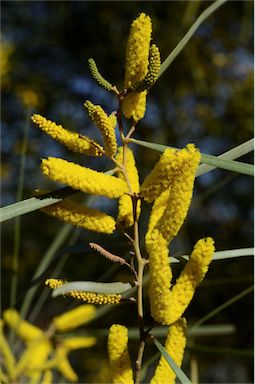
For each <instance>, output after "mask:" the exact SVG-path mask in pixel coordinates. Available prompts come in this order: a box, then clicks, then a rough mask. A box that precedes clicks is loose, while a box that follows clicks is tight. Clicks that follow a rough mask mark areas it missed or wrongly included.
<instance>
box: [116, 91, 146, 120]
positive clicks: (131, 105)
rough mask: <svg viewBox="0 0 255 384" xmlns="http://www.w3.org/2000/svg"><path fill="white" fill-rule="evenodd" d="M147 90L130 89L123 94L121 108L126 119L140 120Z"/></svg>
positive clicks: (143, 110)
mask: <svg viewBox="0 0 255 384" xmlns="http://www.w3.org/2000/svg"><path fill="white" fill-rule="evenodd" d="M146 96H147V91H143V92H140V93H139V92H136V91H130V92H128V94H127V95H126V96H125V98H124V100H123V102H122V105H121V108H122V111H123V113H124V116H125V117H126V118H127V119H130V118H131V117H132V118H133V119H134V121H135V122H136V121H138V120H141V119H142V118H143V117H144V115H145V110H146Z"/></svg>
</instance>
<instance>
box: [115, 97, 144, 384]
mask: <svg viewBox="0 0 255 384" xmlns="http://www.w3.org/2000/svg"><path fill="white" fill-rule="evenodd" d="M124 96H125V94H124V93H123V94H120V95H119V109H118V112H117V119H118V125H119V131H120V136H121V140H122V144H123V162H122V167H121V168H120V169H121V171H122V173H123V176H124V178H125V180H126V183H127V185H128V188H129V193H130V195H131V198H132V203H133V220H134V239H133V242H132V245H133V248H134V252H135V255H136V259H137V264H138V272H137V284H136V285H137V312H138V323H139V332H140V344H139V348H138V354H137V359H136V369H135V384H139V381H140V375H141V366H142V360H143V353H144V348H145V339H146V337H147V335H146V333H145V332H144V321H143V271H144V267H145V264H147V260H146V259H144V258H143V257H142V255H141V250H140V245H139V244H140V243H139V228H138V217H137V202H138V197H137V196H136V195H135V194H134V193H133V191H132V186H131V183H130V180H129V177H128V174H127V171H126V156H127V146H128V142H129V139H130V136H131V135H132V133H133V132H134V130H135V125H132V127H131V129H130V131H129V132H128V134H127V136H126V137H125V135H124V132H123V126H122V111H121V103H122V100H123V98H124Z"/></svg>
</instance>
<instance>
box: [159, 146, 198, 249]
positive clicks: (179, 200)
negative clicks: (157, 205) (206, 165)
mask: <svg viewBox="0 0 255 384" xmlns="http://www.w3.org/2000/svg"><path fill="white" fill-rule="evenodd" d="M176 157H177V161H176V168H174V166H175V164H174V163H173V167H172V168H173V174H174V176H173V178H172V182H171V191H170V194H169V199H168V202H167V205H166V208H165V210H164V212H163V214H162V217H161V218H160V220H159V221H158V223H157V225H156V228H158V230H159V231H160V232H161V233H162V235H163V236H164V238H165V239H166V240H167V241H168V242H171V241H172V239H173V238H174V237H175V236H176V235H177V233H178V232H179V230H180V228H181V226H182V224H183V222H184V220H185V218H186V216H187V213H188V209H189V206H190V203H191V198H192V194H193V187H194V180H195V174H196V170H197V167H198V165H199V162H200V158H201V155H200V152H199V151H198V150H197V149H196V148H195V146H194V145H193V144H188V145H187V149H186V148H184V149H182V150H180V151H179V152H178V153H177V155H176Z"/></svg>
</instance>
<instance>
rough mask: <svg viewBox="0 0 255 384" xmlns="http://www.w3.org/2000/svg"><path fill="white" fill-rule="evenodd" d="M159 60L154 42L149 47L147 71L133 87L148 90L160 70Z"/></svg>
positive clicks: (138, 89)
mask: <svg viewBox="0 0 255 384" xmlns="http://www.w3.org/2000/svg"><path fill="white" fill-rule="evenodd" d="M160 66H161V60H160V53H159V49H158V47H157V46H156V45H155V44H152V46H151V47H150V55H149V67H148V72H147V75H146V76H145V78H144V79H143V80H142V81H141V82H139V83H138V84H136V85H135V86H134V88H135V89H136V90H137V91H139V92H141V91H144V90H146V89H147V90H148V89H149V88H150V87H151V86H152V85H153V84H154V83H155V82H156V80H157V78H158V74H159V71H160Z"/></svg>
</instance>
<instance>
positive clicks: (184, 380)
mask: <svg viewBox="0 0 255 384" xmlns="http://www.w3.org/2000/svg"><path fill="white" fill-rule="evenodd" d="M153 342H154V344H155V345H156V347H157V348H158V350H159V352H160V353H161V354H162V356H164V358H165V359H166V361H167V363H168V364H169V366H170V367H171V368H172V370H173V371H174V373H175V374H176V376H177V377H178V379H179V380H180V382H181V384H192V383H191V381H190V380H189V379H188V377H187V376H186V375H185V373H184V372H183V371H182V370H181V368H179V367H178V365H177V364H176V363H175V361H174V360H173V359H172V357H171V356H170V355H169V354H168V353H167V351H166V350H165V348H164V347H163V345H162V344H161V343H160V342H159V341H158V340H157V339H156V338H155V337H153Z"/></svg>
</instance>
